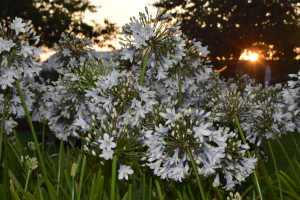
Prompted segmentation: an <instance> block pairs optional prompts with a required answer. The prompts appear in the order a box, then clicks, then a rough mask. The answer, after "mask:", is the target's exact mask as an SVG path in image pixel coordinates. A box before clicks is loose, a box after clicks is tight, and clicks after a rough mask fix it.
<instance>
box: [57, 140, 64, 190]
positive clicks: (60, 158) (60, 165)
mask: <svg viewBox="0 0 300 200" xmlns="http://www.w3.org/2000/svg"><path fill="white" fill-rule="evenodd" d="M63 148H64V141H63V140H60V148H59V157H58V173H57V181H58V182H60V176H61V175H60V174H61V167H62V151H63ZM60 184H61V183H60ZM56 194H57V195H59V185H58V184H57V187H56Z"/></svg>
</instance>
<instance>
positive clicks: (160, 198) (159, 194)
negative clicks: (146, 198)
mask: <svg viewBox="0 0 300 200" xmlns="http://www.w3.org/2000/svg"><path fill="white" fill-rule="evenodd" d="M155 185H156V189H157V193H158V197H159V200H163V195H162V192H161V189H160V185H159V182H158V180H156V179H155Z"/></svg>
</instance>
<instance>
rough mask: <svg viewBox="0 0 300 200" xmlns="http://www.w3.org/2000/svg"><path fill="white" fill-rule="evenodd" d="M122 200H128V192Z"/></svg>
mask: <svg viewBox="0 0 300 200" xmlns="http://www.w3.org/2000/svg"><path fill="white" fill-rule="evenodd" d="M122 200H128V192H126V194H125V195H124V197H123V198H122Z"/></svg>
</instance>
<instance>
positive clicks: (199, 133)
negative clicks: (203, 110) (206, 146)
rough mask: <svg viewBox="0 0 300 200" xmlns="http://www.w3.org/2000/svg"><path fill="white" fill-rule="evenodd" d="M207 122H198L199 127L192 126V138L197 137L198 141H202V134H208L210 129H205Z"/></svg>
mask: <svg viewBox="0 0 300 200" xmlns="http://www.w3.org/2000/svg"><path fill="white" fill-rule="evenodd" d="M208 126H209V123H207V124H200V126H199V127H197V126H194V127H193V130H194V131H195V135H194V138H197V137H199V139H200V141H201V142H203V136H210V135H211V131H210V130H208V129H207V127H208Z"/></svg>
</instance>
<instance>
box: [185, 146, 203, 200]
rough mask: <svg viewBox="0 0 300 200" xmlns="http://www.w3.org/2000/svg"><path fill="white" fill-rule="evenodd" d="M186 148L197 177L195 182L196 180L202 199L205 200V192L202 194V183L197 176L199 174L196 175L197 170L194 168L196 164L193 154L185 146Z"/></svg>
mask: <svg viewBox="0 0 300 200" xmlns="http://www.w3.org/2000/svg"><path fill="white" fill-rule="evenodd" d="M187 150H188V153H189V156H190V159H191V162H192V165H193V169H194V172H195V175H196V179H197V182H198V186H199V189H200V194H201V197H202V200H205V194H204V191H203V188H202V184H201V181H200V178H199V175H198V171H197V168H196V165H195V161H194V158H193V156H192V154H191V152H190V149H189V148H187Z"/></svg>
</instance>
